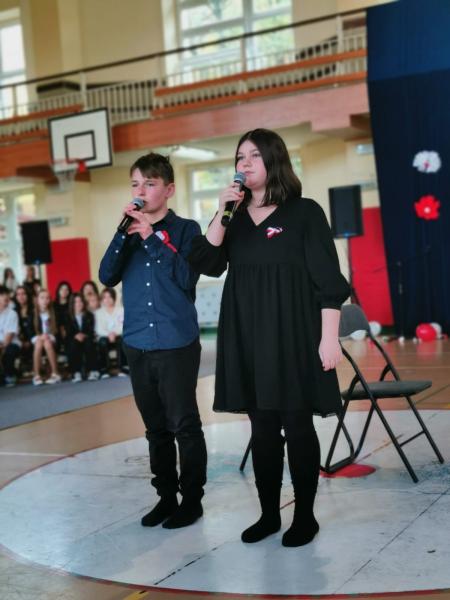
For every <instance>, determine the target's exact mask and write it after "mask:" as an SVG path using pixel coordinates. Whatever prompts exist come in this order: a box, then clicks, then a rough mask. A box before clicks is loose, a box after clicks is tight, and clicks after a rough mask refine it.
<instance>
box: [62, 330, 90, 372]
mask: <svg viewBox="0 0 450 600" xmlns="http://www.w3.org/2000/svg"><path fill="white" fill-rule="evenodd" d="M65 345H66V348H67V357H68V359H69V369H70V372H71V373H72V374H73V373H76V372H77V371H78V372H79V371H81V367H82V364H83V358H84V360H85V366H86V369H87V370H88V371H96V370H97V352H96V348H95V344H94V342H93V340H92V339H91V338H85V339H84V340H83V341H82V342H79V341H78V340H76V339H75V338H72V339H67V338H66V340H65Z"/></svg>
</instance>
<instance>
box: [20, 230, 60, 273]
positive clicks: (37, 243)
mask: <svg viewBox="0 0 450 600" xmlns="http://www.w3.org/2000/svg"><path fill="white" fill-rule="evenodd" d="M20 228H21V233H22V245H23V256H24V262H25V264H26V265H33V264H41V265H44V264H48V263H51V262H52V252H51V248H50V233H49V228H48V221H30V222H29V223H21V224H20Z"/></svg>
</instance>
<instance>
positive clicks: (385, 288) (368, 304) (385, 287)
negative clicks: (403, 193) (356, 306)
mask: <svg viewBox="0 0 450 600" xmlns="http://www.w3.org/2000/svg"><path fill="white" fill-rule="evenodd" d="M362 212H363V223H364V235H362V236H361V237H355V238H351V239H350V253H351V258H352V267H353V287H354V288H355V290H356V293H357V295H358V298H359V301H360V303H361V306H362V308H363V310H364V312H365V313H366V315H367V318H368V319H369V321H378V322H379V323H381V324H382V325H392V324H393V322H394V321H393V317H392V306H391V296H390V291H389V283H388V275H387V269H386V256H385V253H384V240H383V225H382V222H381V214H380V209H379V208H365V209H364V210H363V211H362Z"/></svg>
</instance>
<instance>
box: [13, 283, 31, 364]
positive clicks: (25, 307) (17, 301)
mask: <svg viewBox="0 0 450 600" xmlns="http://www.w3.org/2000/svg"><path fill="white" fill-rule="evenodd" d="M14 305H15V306H14V308H15V310H16V312H17V316H18V317H19V339H20V343H21V345H22V347H21V352H20V354H21V358H22V359H23V360H25V362H26V363H30V364H31V362H32V358H33V344H32V343H31V338H32V337H33V301H32V299H31V297H30V295H29V294H28V292H27V289H26V287H25V286H23V285H18V286H17V288H16V292H15V294H14Z"/></svg>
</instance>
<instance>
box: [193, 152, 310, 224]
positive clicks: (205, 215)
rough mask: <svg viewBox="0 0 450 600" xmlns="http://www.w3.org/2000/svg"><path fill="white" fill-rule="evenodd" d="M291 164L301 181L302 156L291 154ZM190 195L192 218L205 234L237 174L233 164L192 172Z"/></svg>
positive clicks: (204, 167)
mask: <svg viewBox="0 0 450 600" xmlns="http://www.w3.org/2000/svg"><path fill="white" fill-rule="evenodd" d="M290 156H291V162H292V167H293V169H294V172H295V174H296V175H297V177H299V178H300V179H301V174H302V165H301V159H300V156H299V155H298V154H297V153H296V152H293V153H291V155H290ZM189 173H190V178H189V179H190V180H189V194H190V198H191V199H192V218H193V219H195V220H196V221H197V222H198V223H200V227H201V228H202V231H203V232H205V231H206V229H207V228H208V225H209V222H210V221H211V219H212V218H213V217H214V215H215V213H216V211H217V205H218V198H219V194H220V192H221V191H222V190H223V188H224V187H226V186H227V185H229V184H230V182H231V181H233V175H234V173H235V170H234V166H233V164H232V163H231V164H230V163H229V162H227V163H226V164H224V163H218V164H216V165H214V166H211V165H210V164H208V165H207V166H206V165H205V166H198V167H194V168H192V169H191V170H190V172H189Z"/></svg>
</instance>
